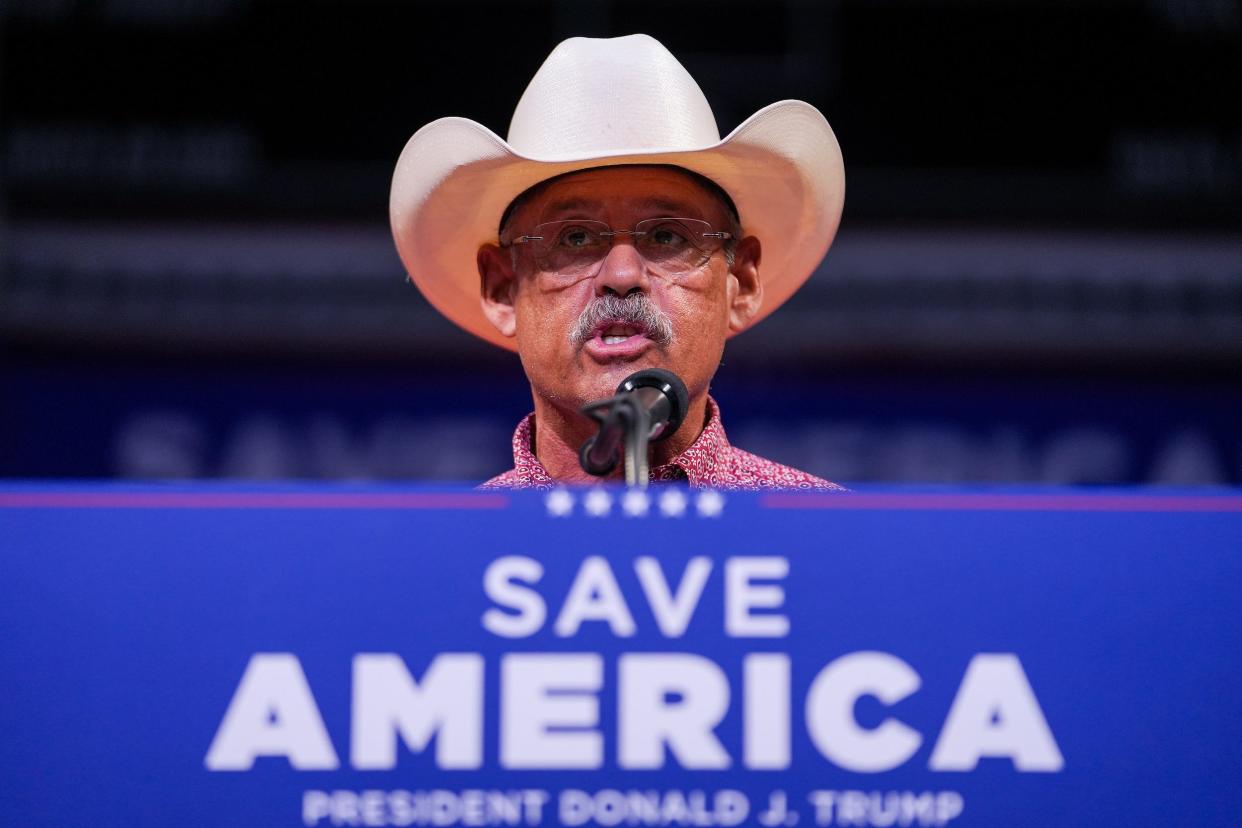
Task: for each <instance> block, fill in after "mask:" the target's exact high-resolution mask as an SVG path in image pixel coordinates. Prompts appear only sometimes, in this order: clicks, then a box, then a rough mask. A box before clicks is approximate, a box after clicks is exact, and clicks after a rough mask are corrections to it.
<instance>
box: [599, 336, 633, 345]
mask: <svg viewBox="0 0 1242 828" xmlns="http://www.w3.org/2000/svg"><path fill="white" fill-rule="evenodd" d="M627 339H629V337H628V336H605V337H604V344H605V345H616V344H617V343H618V342H624V341H625V340H627Z"/></svg>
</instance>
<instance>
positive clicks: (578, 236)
mask: <svg viewBox="0 0 1242 828" xmlns="http://www.w3.org/2000/svg"><path fill="white" fill-rule="evenodd" d="M593 241H594V235H593V234H592V233H591V231H590V230H585V229H583V228H581V227H571V228H570V229H568V230H566V231H564V232H563V233H561V241H560V243H561V246H562V247H587V246H588V245H590V244H591V243H592V242H593Z"/></svg>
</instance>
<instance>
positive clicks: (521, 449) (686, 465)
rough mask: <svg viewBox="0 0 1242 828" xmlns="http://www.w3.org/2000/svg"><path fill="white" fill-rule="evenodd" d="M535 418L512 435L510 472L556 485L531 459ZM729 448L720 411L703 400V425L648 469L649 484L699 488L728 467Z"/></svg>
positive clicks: (530, 480) (536, 460)
mask: <svg viewBox="0 0 1242 828" xmlns="http://www.w3.org/2000/svg"><path fill="white" fill-rule="evenodd" d="M534 442H535V415H534V414H533V413H531V414H528V415H526V417H524V418H523V419H522V421H521V422H520V423H518V427H517V429H516V430H515V431H514V432H513V468H514V471H516V472H517V473H518V475H519V476H520V477H521V478H522V480H523V481H524V482H526V483H528V484H531V485H536V486H541V485H552V484H554V483H555V482H556V481H555V480H553V479H552V476H551V475H549V474H548V470H547V469H545V468H544V467H543V464H542V463H540V462H539V458H538V457H536V456H535V452H534V451H533V450H532V446H533V445H534ZM730 451H732V446H730V445H729V438H728V437H727V436H726V435H725V430H724V426H723V425H722V424H721V422H720V407H719V406H718V405H717V404H716V401H715V400H713V399H712V398H711V397H710V396H709V397H708V398H707V424H706V425H704V426H703V430H702V431H701V432H700V433H699V436H698V437H696V438H695V440H694V442H693V443H691V444H690V446H689V447H688V448H686V450H685V451H683V452H681V454H678V455H677V456H676V457H673V458H672V459H670V460H669V461H668V462H667V463H664V464H662V465H659V466H655V467H653V468H652V469H651V479H652V480H686V481H688V482H689V483H690V485H691V486H699V485H703V484H704V483H705V482H706V481H707V480H709V479H711V477H712V475H713V473H714V472H715V471H716V470H717V469H718V468H720V467H721V466H723V465H724V464H727V463H728V459H729V453H730Z"/></svg>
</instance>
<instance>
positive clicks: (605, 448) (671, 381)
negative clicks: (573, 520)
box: [578, 368, 690, 487]
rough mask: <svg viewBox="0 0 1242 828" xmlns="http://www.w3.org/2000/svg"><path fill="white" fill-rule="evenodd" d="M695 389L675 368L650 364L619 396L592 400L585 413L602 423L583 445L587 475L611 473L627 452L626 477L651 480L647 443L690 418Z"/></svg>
mask: <svg viewBox="0 0 1242 828" xmlns="http://www.w3.org/2000/svg"><path fill="white" fill-rule="evenodd" d="M689 405H690V393H689V392H688V391H687V390H686V384H685V383H684V382H682V381H681V379H680V378H679V377H678V376H677V375H676V374H674V373H673V372H672V371H665V370H663V369H661V368H647V369H644V370H642V371H637V372H635V373H633V374H630V375H629V376H628V377H626V378H625V379H624V380H622V382H621V384H620V385H618V386H617V393H616V395H614V396H612V397H610V398H608V399H606V400H598V401H596V402H593V403H588V404H587V405H584V406H583V407H582V413H583V414H586V415H587V416H588V417H591V418H592V419H594V420H596V421H597V422H598V423H599V433H598V434H596V435H595V436H594V437H591V438H590V439H588V440H587V441H586V442H585V443H583V444H582V449H581V450H580V451H579V452H578V462H579V463H580V464H581V465H582V468H583V470H584V471H585V472H587V473H588V474H593V475H596V476H597V477H603V476H605V475H607V474H611V473H612V471H613V469H615V468H616V467H617V464H618V463H619V462H620V461H621V455H622V450H621V449H622V447H623V446H624V455H625V482H626V483H627V484H628V485H630V486H640V487H646V485H647V445H648V444H649V443H653V442H658V441H660V440H666V439H668V438H669V437H670V436H672V434H673V432H675V431H676V430H677V429H678V428H679V427H680V426H681V423H682V421H683V420H685V419H686V410H687V408H688V407H689Z"/></svg>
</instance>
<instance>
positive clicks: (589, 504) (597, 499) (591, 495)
mask: <svg viewBox="0 0 1242 828" xmlns="http://www.w3.org/2000/svg"><path fill="white" fill-rule="evenodd" d="M582 508H584V509H586V513H587V514H588V515H590V516H591V517H603V516H604V515H606V514H608V513H609V512H610V511H612V495H610V494H608V492H606V491H604V490H603V489H593V490H592V491H590V492H588V493H587V496H586V497H584V498H583V499H582Z"/></svg>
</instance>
